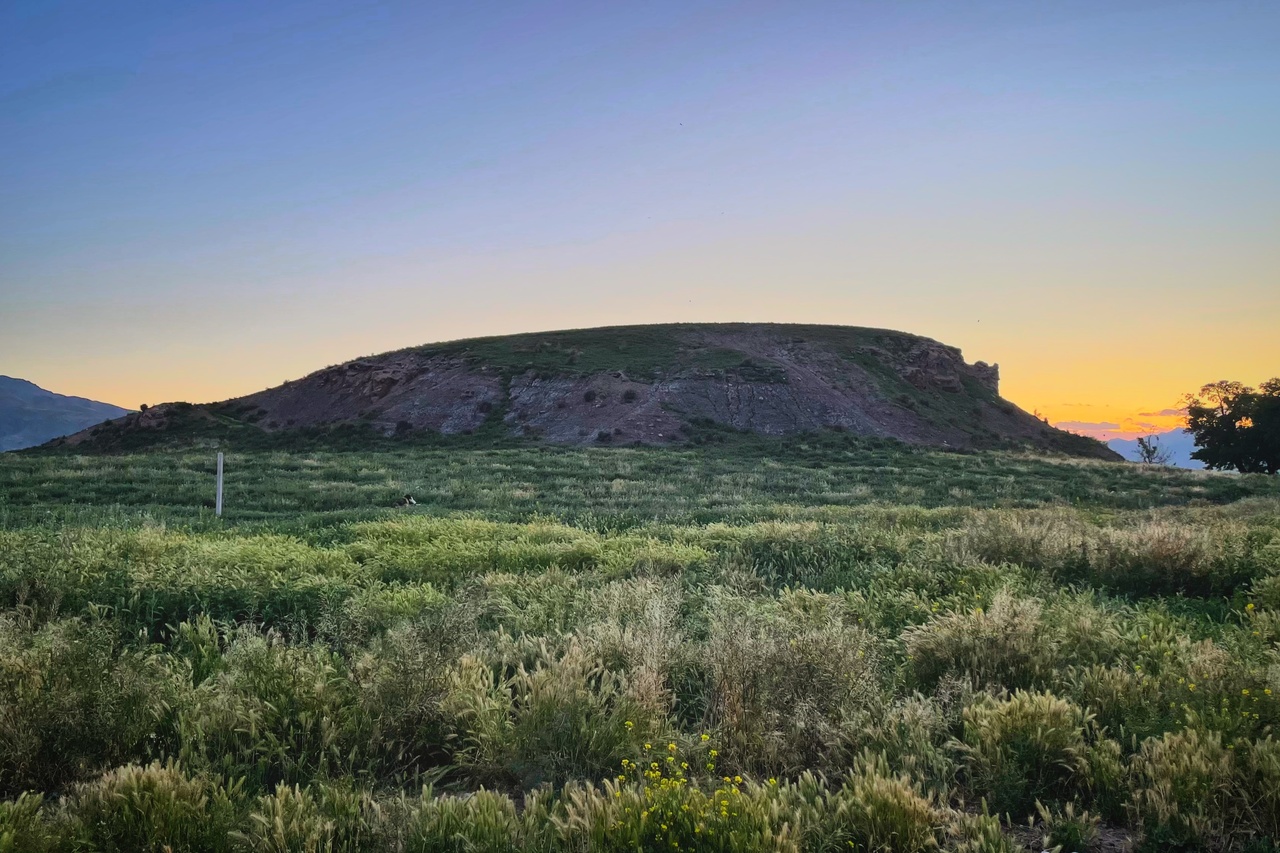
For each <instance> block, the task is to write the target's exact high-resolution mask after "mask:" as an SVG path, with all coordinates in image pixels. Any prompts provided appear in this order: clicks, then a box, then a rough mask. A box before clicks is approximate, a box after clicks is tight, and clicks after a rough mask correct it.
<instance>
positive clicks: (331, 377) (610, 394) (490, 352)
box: [57, 323, 1119, 461]
mask: <svg viewBox="0 0 1280 853" xmlns="http://www.w3.org/2000/svg"><path fill="white" fill-rule="evenodd" d="M999 381H1000V374H999V370H998V368H997V367H996V365H989V364H984V363H983V362H976V363H974V364H969V363H967V362H966V361H965V360H964V358H963V357H962V356H961V353H960V350H958V349H956V348H955V347H949V346H946V345H944V344H941V343H939V342H937V341H935V340H931V339H929V338H923V337H920V336H918V335H911V334H906V333H904V332H895V331H890V330H887V329H865V328H857V327H852V326H806V325H780V324H771V323H706V324H696V323H692V324H673V325H657V326H618V327H613V328H605V329H576V330H568V331H561V332H536V333H532V334H524V335H509V336H505V337H497V338H477V339H473V340H464V341H453V342H450V343H442V344H431V345H427V346H421V347H415V348H413V349H407V350H400V351H398V352H391V353H384V354H382V355H375V356H369V357H367V358H361V359H357V360H355V361H350V362H347V363H346V364H340V365H338V366H336V367H328V368H325V369H324V370H321V371H318V372H316V373H313V374H311V375H309V376H305V377H303V378H301V379H296V380H293V381H290V382H286V383H285V384H284V385H282V386H279V387H277V388H270V389H267V390H265V391H260V392H258V393H256V394H251V395H249V396H247V397H240V398H238V399H235V400H227V401H225V402H222V403H212V404H206V405H201V406H192V405H189V404H177V403H173V404H161V405H157V406H152V407H151V408H150V409H148V410H147V411H145V412H140V413H138V414H136V415H128V416H127V417H124V418H119V419H117V420H116V421H113V422H111V423H103V424H99V425H98V426H96V427H94V428H93V429H91V430H86V431H84V432H82V433H80V434H77V435H74V436H70V437H68V438H66V439H62V440H60V441H59V442H57V444H58V445H59V446H68V447H79V448H82V450H94V449H97V450H113V449H123V448H130V447H143V446H150V445H154V444H156V443H173V442H180V441H183V440H187V441H190V440H192V439H193V438H196V437H200V436H217V435H222V436H231V435H237V436H240V437H241V438H243V439H244V440H246V441H252V440H254V434H256V435H257V436H270V435H273V434H274V435H275V436H277V438H276V439H275V440H277V441H278V440H282V439H283V440H287V436H288V434H289V433H291V432H293V433H297V434H299V435H300V436H302V437H305V436H307V435H314V434H316V433H317V431H326V430H327V431H333V430H346V431H348V432H351V431H353V430H354V431H360V432H363V433H365V434H367V435H368V436H370V437H378V438H380V439H381V438H383V437H385V438H393V437H396V436H403V437H407V436H411V435H413V434H415V433H432V434H437V435H439V434H445V435H448V434H474V435H478V436H479V437H480V438H483V437H485V436H491V437H493V436H496V437H499V438H501V439H502V440H510V439H512V438H516V437H520V438H523V439H525V440H530V441H546V442H549V443H554V444H579V445H585V444H601V443H605V444H609V443H615V442H618V443H626V444H634V443H640V444H672V443H682V442H687V441H696V438H697V437H698V435H697V433H698V431H699V430H702V429H704V428H706V425H707V424H710V425H712V426H713V427H715V428H720V429H723V428H729V429H732V430H738V431H744V432H753V433H757V434H760V435H769V436H794V435H801V434H804V433H809V432H817V431H820V430H837V431H842V432H847V433H852V434H856V435H862V436H868V437H877V438H887V439H897V440H899V441H904V442H908V443H911V444H917V445H926V446H933V447H947V448H952V449H957V450H958V449H981V448H995V447H1019V448H1032V449H1041V450H1056V451H1059V452H1063V453H1070V454H1075V455H1079V456H1092V457H1095V458H1099V459H1110V460H1115V461H1119V456H1117V455H1116V454H1115V453H1114V452H1112V451H1111V450H1108V449H1107V447H1106V446H1105V445H1104V444H1103V443H1102V442H1100V441H1095V440H1093V439H1090V438H1085V437H1083V436H1077V435H1072V434H1071V433H1067V432H1063V431H1061V430H1057V429H1054V428H1052V427H1050V426H1049V425H1047V424H1045V423H1042V422H1041V421H1040V420H1038V419H1037V418H1035V417H1033V416H1032V415H1030V414H1028V413H1027V412H1024V411H1022V410H1021V409H1019V408H1018V407H1017V406H1015V405H1014V404H1013V403H1010V402H1009V401H1008V400H1005V399H1003V398H1001V397H1000V392H999ZM353 434H354V433H353ZM237 440H240V439H237Z"/></svg>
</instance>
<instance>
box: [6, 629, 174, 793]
mask: <svg viewBox="0 0 1280 853" xmlns="http://www.w3.org/2000/svg"><path fill="white" fill-rule="evenodd" d="M171 694H172V690H171V686H170V684H169V682H168V679H167V677H166V673H165V671H164V669H163V667H161V666H160V665H159V663H158V662H157V659H156V657H155V656H154V655H153V654H151V653H150V652H147V651H134V650H131V649H127V648H124V647H122V646H121V644H120V643H119V640H118V636H117V634H116V631H115V626H113V625H112V624H111V623H109V622H105V621H101V620H97V619H63V620H59V621H55V622H49V623H47V624H45V625H44V626H42V627H40V628H38V629H36V630H31V627H30V626H29V625H24V624H22V623H21V622H20V621H18V620H15V619H14V618H13V617H12V616H0V796H5V795H10V794H16V793H18V792H21V791H24V790H32V791H56V790H59V789H60V788H62V787H64V786H65V785H68V784H70V783H72V782H76V781H79V780H81V779H85V778H88V777H90V776H92V775H94V774H95V773H97V772H99V771H101V770H102V769H104V768H107V767H111V766H114V765H116V764H121V763H124V762H127V761H130V760H135V759H139V758H142V757H143V756H144V755H145V753H146V749H147V741H148V738H149V736H151V735H152V734H153V733H155V732H156V730H157V728H158V726H159V724H160V721H161V718H162V717H163V715H164V714H165V712H166V703H167V700H168V699H169V698H170V697H171Z"/></svg>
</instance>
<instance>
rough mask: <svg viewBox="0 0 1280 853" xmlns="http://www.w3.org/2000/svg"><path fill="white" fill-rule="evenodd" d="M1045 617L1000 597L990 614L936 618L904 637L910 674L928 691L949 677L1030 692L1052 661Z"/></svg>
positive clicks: (1031, 604)
mask: <svg viewBox="0 0 1280 853" xmlns="http://www.w3.org/2000/svg"><path fill="white" fill-rule="evenodd" d="M1040 614H1041V605H1040V603H1039V602H1038V601H1035V600H1033V599H1027V598H1015V597H1014V596H1013V595H1012V594H1010V593H1009V592H1008V591H1001V592H1000V593H998V594H997V595H996V597H995V599H994V600H993V601H992V602H991V606H990V607H987V608H985V609H983V608H980V607H977V608H974V609H972V610H967V611H953V612H950V613H944V614H940V615H937V616H934V617H933V618H932V619H930V620H929V621H928V622H926V623H925V624H923V625H918V626H915V627H912V628H908V629H907V630H906V631H904V632H903V634H902V640H903V643H904V644H905V645H906V649H907V656H908V658H909V659H910V661H911V671H912V673H913V674H914V676H915V678H916V681H917V682H918V683H919V684H921V685H922V686H925V687H930V686H933V685H935V684H937V683H938V681H939V680H940V679H941V678H943V677H944V676H946V675H958V676H960V677H963V678H966V679H969V680H970V681H972V682H973V683H974V684H976V685H979V686H983V685H992V686H996V687H1006V688H1010V689H1013V688H1020V687H1030V686H1032V685H1034V684H1035V683H1037V681H1038V680H1039V679H1040V678H1041V677H1042V676H1043V675H1044V674H1045V672H1046V670H1047V668H1048V664H1049V663H1050V662H1051V661H1052V659H1053V644H1052V641H1051V639H1050V637H1049V635H1048V632H1047V631H1046V630H1045V628H1044V624H1043V622H1042V620H1041V616H1040Z"/></svg>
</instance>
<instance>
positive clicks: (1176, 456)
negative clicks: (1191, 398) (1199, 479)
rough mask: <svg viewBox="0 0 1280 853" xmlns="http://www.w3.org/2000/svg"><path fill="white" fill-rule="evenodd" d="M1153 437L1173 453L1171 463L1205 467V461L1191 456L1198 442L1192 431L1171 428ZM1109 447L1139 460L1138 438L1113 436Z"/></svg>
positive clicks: (1182, 466) (1124, 455)
mask: <svg viewBox="0 0 1280 853" xmlns="http://www.w3.org/2000/svg"><path fill="white" fill-rule="evenodd" d="M1151 438H1153V439H1155V441H1156V443H1157V444H1159V446H1160V447H1162V448H1164V449H1165V450H1168V451H1169V452H1170V453H1171V454H1172V455H1173V458H1172V459H1171V460H1170V461H1169V464H1170V465H1174V466H1177V467H1178V468H1203V467H1204V463H1203V462H1201V461H1200V460H1199V459H1192V458H1191V452H1192V451H1193V450H1195V449H1196V442H1195V439H1194V438H1193V437H1192V436H1191V434H1190V433H1187V432H1183V431H1182V430H1180V429H1171V430H1169V431H1168V432H1160V433H1156V434H1154V435H1152V436H1151ZM1107 447H1110V448H1111V449H1112V450H1114V451H1115V452H1116V453H1119V454H1120V455H1121V456H1123V457H1124V458H1125V459H1128V460H1129V461H1130V462H1137V461H1138V440H1137V439H1136V438H1113V439H1111V440H1110V441H1108V442H1107Z"/></svg>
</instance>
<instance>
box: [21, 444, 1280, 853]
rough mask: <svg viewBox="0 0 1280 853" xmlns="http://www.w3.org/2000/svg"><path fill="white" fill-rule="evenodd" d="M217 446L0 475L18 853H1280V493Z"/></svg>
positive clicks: (939, 466)
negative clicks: (1121, 845) (218, 451)
mask: <svg viewBox="0 0 1280 853" xmlns="http://www.w3.org/2000/svg"><path fill="white" fill-rule="evenodd" d="M210 457H211V453H209V452H206V451H184V452H174V453H167V454H149V455H146V454H140V455H126V456H116V457H75V456H66V455H39V454H37V455H25V454H23V455H16V456H15V455H7V456H3V457H0V851H4V852H5V853H8V851H45V850H49V851H54V850H56V851H62V850H99V851H137V850H154V851H163V850H169V851H175V853H176V851H388V850H397V851H433V850H484V851H491V850H492V851H499V850H501V851H515V850H538V851H542V850H545V851H579V850H581V851H586V850H637V849H639V850H659V849H661V850H677V849H679V850H734V851H756V850H760V851H764V850H875V851H925V850H939V849H943V850H963V851H1012V850H1020V849H1025V848H1024V847H1023V846H1022V845H1024V844H1035V845H1036V846H1035V847H1034V849H1036V850H1040V849H1044V848H1045V847H1052V846H1057V845H1062V846H1063V849H1065V850H1086V849H1090V845H1096V844H1099V843H1101V842H1102V841H1108V842H1110V841H1114V840H1115V839H1116V838H1117V837H1120V836H1128V837H1131V838H1132V839H1133V840H1134V843H1135V844H1136V845H1138V846H1140V847H1141V848H1143V849H1145V850H1169V849H1185V850H1246V849H1247V850H1253V851H1264V850H1273V849H1275V847H1274V844H1273V841H1274V839H1276V838H1280V742H1278V741H1277V740H1276V739H1275V736H1274V728H1275V725H1276V723H1277V721H1278V720H1280V489H1278V488H1277V483H1276V481H1275V478H1265V477H1237V476H1227V475H1213V474H1203V473H1190V472H1173V471H1166V470H1156V469H1143V468H1139V467H1138V466H1129V465H1109V464H1102V463H1082V462H1074V461H1062V460H1059V461H1053V460H1044V459H1035V458H1030V457H1020V456H1009V455H995V454H993V455H955V454H938V453H928V452H923V451H909V450H906V449H904V448H901V447H894V446H890V445H872V444H866V443H859V442H856V441H853V440H851V439H847V438H845V437H843V436H828V437H826V438H814V439H812V440H809V441H806V442H801V443H797V444H793V445H791V446H788V447H785V448H784V447H780V446H777V445H770V444H768V443H762V442H756V441H754V440H745V439H743V440H740V441H737V440H729V441H728V442H727V443H725V444H716V443H712V444H709V445H708V446H706V447H703V448H698V449H689V450H653V449H646V450H630V449H608V450H605V449H600V450H592V451H575V450H565V449H559V450H551V449H544V448H510V449H502V450H480V449H462V448H435V449H430V448H422V447H419V448H408V447H405V448H398V449H397V448H388V449H385V450H382V451H379V452H366V453H342V452H335V451H323V450H317V451H315V452H308V453H298V454H285V453H284V452H266V451H264V452H257V453H245V454H232V455H231V456H230V457H229V459H228V472H229V477H230V480H229V487H228V515H227V518H226V519H223V520H218V519H215V518H213V517H212V514H211V512H210V510H208V509H207V508H205V507H204V506H203V504H204V501H205V500H206V499H207V498H208V497H210V496H211V495H210V492H211V480H210V474H209V471H210V470H211V464H210V463H211V458H210ZM406 492H409V493H412V494H414V496H415V497H416V498H417V499H418V501H419V502H420V505H419V506H417V507H412V508H405V509H400V510H395V509H390V508H388V507H389V505H390V504H391V503H392V502H393V501H394V498H395V497H397V496H399V495H401V494H404V493H406ZM1095 849H1102V848H1095ZM1107 849H1113V848H1107Z"/></svg>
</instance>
